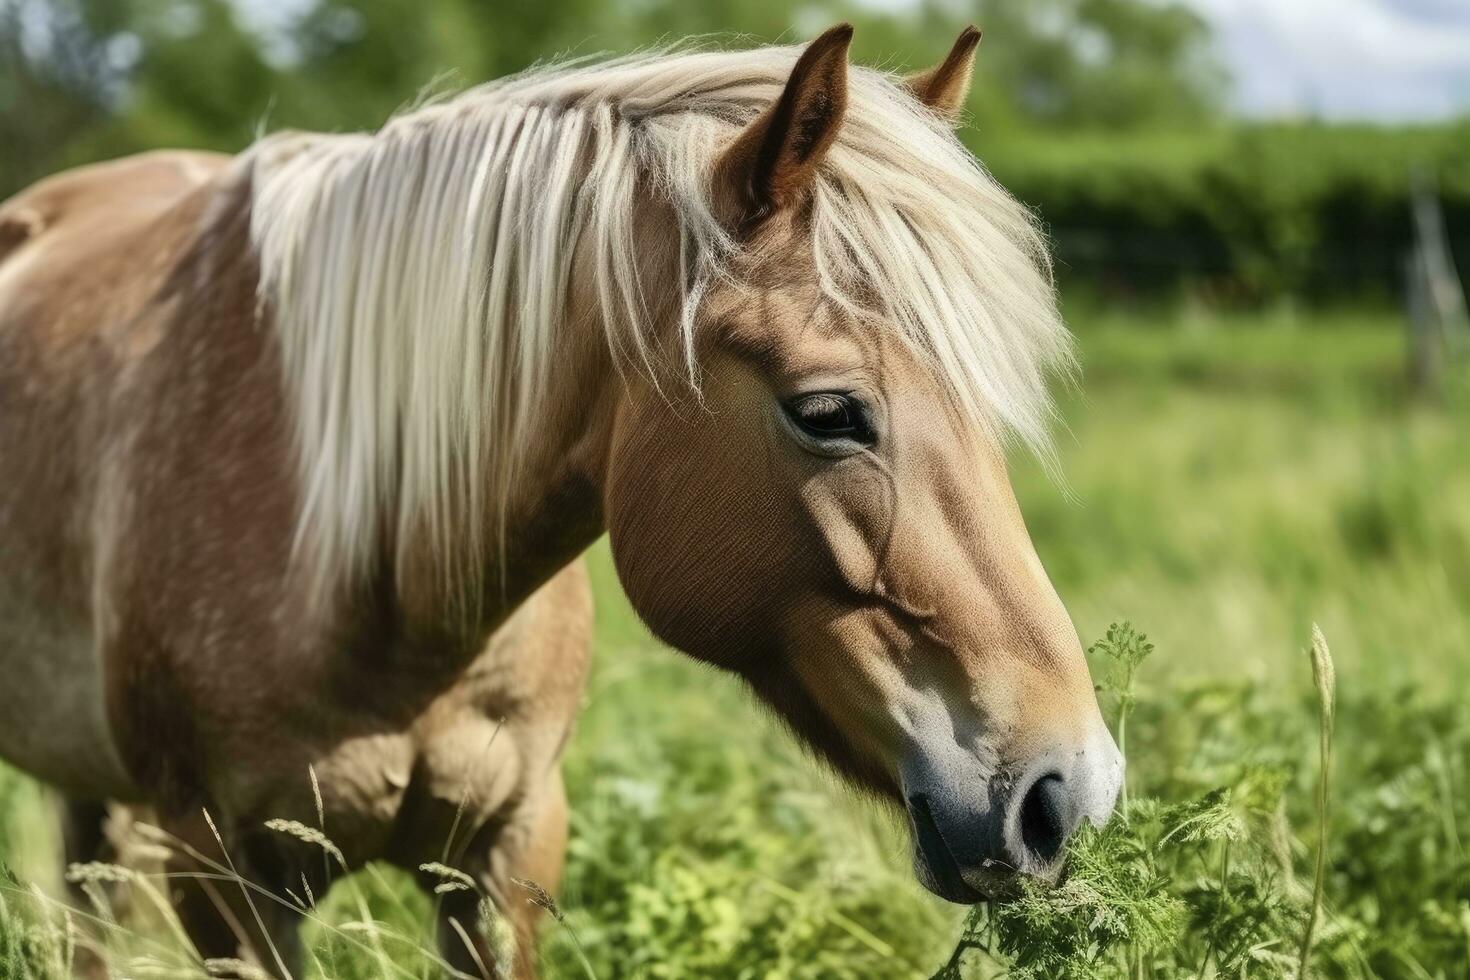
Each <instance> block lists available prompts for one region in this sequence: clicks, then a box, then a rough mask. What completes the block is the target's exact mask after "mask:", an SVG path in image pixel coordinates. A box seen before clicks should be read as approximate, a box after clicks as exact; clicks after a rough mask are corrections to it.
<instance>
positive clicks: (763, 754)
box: [0, 305, 1470, 980]
mask: <svg viewBox="0 0 1470 980" xmlns="http://www.w3.org/2000/svg"><path fill="white" fill-rule="evenodd" d="M1069 318H1070V320H1071V322H1072V324H1073V326H1074V329H1076V331H1077V333H1078V335H1079V340H1080V342H1081V351H1082V363H1083V368H1084V374H1083V377H1082V381H1081V383H1080V385H1079V386H1078V387H1077V388H1076V389H1074V390H1070V391H1067V392H1064V393H1063V395H1062V414H1063V417H1064V420H1065V426H1064V427H1063V428H1062V430H1061V431H1060V432H1059V437H1058V447H1059V454H1060V459H1061V468H1060V469H1061V474H1062V480H1061V482H1058V481H1057V480H1054V479H1052V478H1051V477H1049V476H1047V475H1046V474H1045V473H1044V472H1043V470H1042V468H1041V467H1040V466H1038V465H1036V464H1035V462H1033V461H1030V460H1026V459H1019V458H1018V459H1017V460H1016V461H1015V464H1014V479H1015V482H1016V486H1017V490H1018V493H1019V494H1020V497H1021V501H1022V505H1023V509H1024V511H1025V514H1026V517H1027V521H1028V525H1029V526H1030V529H1031V531H1032V534H1033V537H1034V539H1035V541H1036V545H1037V548H1038V550H1039V552H1040V554H1041V557H1042V559H1043V561H1044V562H1045V564H1046V566H1047V568H1048V570H1049V571H1050V573H1051V575H1052V578H1053V580H1054V581H1055V583H1056V585H1057V588H1058V590H1059V591H1060V593H1061V595H1062V597H1063V599H1064V601H1065V602H1066V603H1067V605H1068V608H1069V609H1070V611H1071V613H1072V616H1073V618H1074V620H1075V622H1076V624H1077V627H1078V631H1079V633H1080V635H1081V636H1082V638H1083V641H1084V643H1087V644H1092V643H1093V642H1094V641H1099V640H1100V641H1102V642H1100V643H1098V644H1097V645H1096V646H1095V647H1094V649H1093V651H1092V653H1093V661H1094V662H1093V670H1094V679H1095V680H1096V681H1097V683H1098V684H1099V685H1100V686H1101V687H1102V691H1103V702H1104V710H1105V712H1106V713H1107V715H1108V717H1109V718H1110V719H1111V720H1113V721H1114V723H1115V724H1116V723H1117V721H1118V720H1119V719H1120V715H1121V714H1122V713H1123V712H1126V715H1127V721H1126V725H1127V731H1126V748H1127V754H1128V762H1129V791H1128V792H1129V801H1128V812H1127V815H1126V819H1122V818H1120V819H1118V820H1115V821H1114V823H1113V824H1112V825H1110V827H1109V828H1108V829H1107V830H1105V831H1103V832H1101V833H1094V834H1089V835H1086V837H1085V839H1084V840H1083V841H1082V842H1081V844H1080V846H1079V847H1078V848H1077V853H1076V857H1075V859H1074V862H1073V866H1074V873H1073V874H1072V875H1071V877H1070V878H1068V879H1067V881H1066V882H1065V883H1064V884H1063V885H1062V886H1061V887H1060V888H1057V889H1054V890H1051V891H1041V890H1037V889H1028V890H1027V891H1026V892H1025V893H1024V894H1023V895H1021V896H1020V898H1019V900H1018V901H1016V902H1015V903H1012V904H1010V905H1006V906H1003V907H999V908H996V909H985V908H981V909H979V910H977V911H975V912H973V913H970V912H967V910H965V909H961V908H957V907H954V906H949V905H946V904H944V903H942V902H940V901H938V900H936V899H934V898H932V897H930V896H928V895H927V893H925V892H923V890H922V889H921V888H920V887H919V886H918V885H917V884H916V883H915V882H914V881H913V878H912V875H911V872H910V870H909V867H908V862H909V856H908V855H909V849H908V845H907V842H906V839H905V837H904V832H903V828H902V825H901V823H900V821H899V820H897V819H896V818H895V816H894V815H892V814H888V813H885V812H882V811H880V810H878V809H877V808H875V807H874V806H872V805H871V804H869V803H867V802H865V801H863V800H862V799H860V798H858V797H856V796H855V795H854V794H852V793H851V792H849V791H848V790H846V789H845V788H843V787H842V786H841V785H839V784H838V783H837V782H836V781H835V780H833V779H832V778H830V777H829V776H827V775H825V774H824V773H823V772H822V771H821V770H820V768H819V767H817V766H816V765H815V763H813V762H812V761H811V760H810V759H809V758H807V757H806V755H805V753H804V752H803V751H802V750H801V749H800V748H799V747H798V746H796V745H795V743H794V742H792V740H791V739H790V738H789V737H788V736H787V735H786V734H785V733H784V732H782V731H781V730H780V729H779V726H778V725H777V724H776V723H775V722H773V721H772V720H771V719H769V718H767V717H765V716H764V715H763V714H762V713H761V712H760V711H759V710H758V709H757V708H755V707H754V706H753V704H752V701H751V699H750V698H749V697H748V696H747V695H746V694H745V693H744V691H743V690H741V689H740V687H739V686H738V685H737V684H735V683H734V682H733V681H732V680H730V679H728V678H726V677H723V676H719V675H717V674H715V673H713V672H711V671H709V670H706V669H704V668H701V667H699V666H697V665H694V664H692V663H689V662H686V661H685V660H683V659H682V658H680V657H678V656H677V655H674V654H671V653H669V652H668V651H666V650H663V649H660V648H659V647H658V646H657V644H656V643H654V642H653V641H652V640H651V639H650V638H649V637H648V635H647V633H646V632H645V631H644V630H643V629H642V627H641V626H640V625H639V623H638V622H637V620H636V617H635V616H634V615H633V614H632V612H631V610H630V609H629V607H628V606H627V604H626V602H625V600H624V599H623V598H622V596H621V593H620V592H619V590H618V587H617V583H616V580H615V577H614V575H613V572H612V566H611V561H610V556H609V554H608V551H607V548H606V545H605V544H601V545H599V546H597V547H596V548H595V549H594V550H593V551H592V553H591V555H590V561H591V565H592V568H593V572H594V578H595V581H596V585H597V599H598V643H597V652H596V663H595V670H594V675H593V677H592V680H591V682H590V685H589V688H588V691H587V697H586V706H585V710H584V712H583V715H582V719H581V722H580V724H579V727H578V731H577V734H576V737H575V740H574V742H573V744H572V746H571V747H570V749H569V754H568V758H567V761H566V773H567V782H568V788H569V794H570V797H571V800H572V811H573V818H572V820H573V823H572V840H571V846H570V852H569V864H568V870H567V874H566V878H565V881H564V884H563V888H562V892H561V895H560V900H559V903H558V904H559V908H558V918H557V919H556V920H548V922H547V927H546V929H545V931H544V940H543V963H544V969H545V973H546V974H547V975H548V976H550V977H567V978H573V977H584V976H589V975H590V976H596V977H599V978H604V980H606V978H615V977H650V978H663V977H668V978H675V977H721V978H747V977H750V978H754V977H760V978H772V980H774V978H819V977H821V978H826V977H853V978H870V977H871V978H887V977H912V978H920V980H922V978H925V977H930V976H932V975H936V974H939V975H943V976H946V977H993V976H1002V975H1005V976H1013V977H1036V978H1043V977H1045V978H1050V977H1090V976H1099V977H1189V976H1202V977H1203V976H1232V977H1234V976H1250V977H1256V976H1279V977H1292V976H1299V975H1300V973H1301V970H1300V964H1301V960H1302V946H1303V940H1304V935H1305V933H1306V931H1307V930H1308V928H1309V920H1314V921H1312V922H1311V925H1310V928H1311V929H1312V931H1313V942H1312V949H1311V950H1310V955H1309V957H1308V965H1307V971H1306V972H1307V973H1308V974H1309V975H1312V976H1324V977H1339V976H1341V977H1368V976H1384V977H1404V978H1416V980H1424V978H1440V980H1449V978H1455V977H1467V976H1470V854H1467V850H1466V848H1467V847H1470V697H1467V695H1470V673H1467V671H1465V669H1464V665H1465V664H1466V662H1467V661H1466V658H1467V655H1470V430H1467V423H1470V399H1467V398H1466V396H1465V392H1464V391H1463V390H1460V389H1458V388H1454V387H1452V388H1451V389H1450V390H1449V391H1447V392H1446V393H1444V394H1443V395H1442V396H1440V397H1438V398H1434V399H1426V398H1423V397H1419V396H1417V395H1415V394H1414V393H1413V392H1411V391H1410V390H1409V389H1408V387H1407V384H1406V382H1405V380H1404V379H1405V372H1404V368H1403V352H1402V348H1403V336H1402V326H1401V324H1400V322H1399V320H1398V318H1397V316H1396V315H1394V314H1392V313H1389V312H1372V311H1369V312H1357V311H1345V312H1333V313H1306V312H1299V311H1293V310H1291V309H1290V308H1286V307H1283V308H1281V309H1279V310H1277V311H1275V312H1270V313H1260V314H1254V315H1250V316H1246V315H1229V316H1227V315H1220V314H1215V313H1211V312H1208V311H1204V310H1198V309H1193V308H1188V307H1186V308H1182V309H1180V310H1171V311H1168V312H1157V313H1151V314H1143V313H1136V312H1135V313H1122V312H1102V311H1099V310H1098V309H1096V308H1094V307H1091V306H1085V305H1084V306H1081V307H1078V308H1073V309H1071V310H1069ZM1124 622H1128V623H1131V624H1132V628H1128V627H1121V626H1120V627H1117V628H1113V624H1119V623H1124ZM1313 623H1317V624H1320V626H1321V629H1322V631H1323V634H1324V635H1325V636H1326V637H1327V640H1328V642H1329V643H1330V646H1331V652H1332V655H1333V657H1334V659H1335V664H1336V701H1335V712H1333V713H1332V714H1331V715H1330V716H1329V717H1328V720H1329V721H1330V722H1331V730H1332V736H1333V743H1332V744H1333V752H1332V756H1331V758H1330V760H1328V761H1329V768H1328V771H1330V773H1331V780H1330V783H1329V785H1328V787H1327V789H1328V793H1327V796H1326V806H1325V807H1324V806H1323V805H1322V803H1323V801H1322V800H1321V799H1320V798H1319V795H1318V794H1319V788H1320V785H1321V784H1320V782H1319V781H1320V779H1321V777H1322V774H1323V772H1324V769H1323V766H1322V762H1323V750H1322V742H1321V739H1322V737H1323V734H1324V732H1325V731H1326V727H1325V726H1324V724H1323V717H1324V702H1323V700H1322V698H1321V697H1320V696H1319V690H1318V687H1317V686H1315V685H1314V668H1313V664H1312V661H1311V658H1310V657H1309V656H1308V648H1309V646H1310V644H1311V629H1312V624H1313ZM1137 631H1141V632H1142V633H1146V634H1147V637H1148V639H1147V641H1145V640H1143V639H1142V638H1141V637H1140V636H1139V635H1138V632H1137ZM1148 644H1151V645H1152V652H1151V654H1150V655H1148V656H1147V657H1146V659H1145V657H1144V654H1145V653H1148V652H1149V651H1148ZM1130 668H1131V671H1130ZM1317 669H1318V672H1319V673H1320V671H1321V663H1320V662H1319V664H1318V668H1317ZM1130 672H1131V674H1132V677H1131V678H1127V677H1125V676H1124V675H1126V674H1128V673H1130ZM1319 853H1321V854H1323V855H1324V857H1325V860H1324V864H1323V867H1322V876H1321V886H1320V894H1321V912H1320V913H1319V914H1317V915H1315V916H1314V914H1313V912H1312V909H1313V907H1314V905H1315V904H1316V899H1315V898H1314V885H1315V877H1316V861H1317V856H1318V854H1319ZM0 858H3V860H4V862H5V863H6V865H7V866H8V869H9V871H8V872H7V875H6V878H5V879H4V880H0V900H3V907H0V975H3V976H4V977H6V978H11V977H15V978H21V977H27V978H29V977H35V978H38V980H41V978H44V980H51V978H54V977H58V976H61V975H64V974H63V973H62V971H63V970H64V969H65V961H66V959H67V957H68V955H69V953H68V950H69V949H70V944H71V942H72V940H71V939H69V938H68V935H69V934H68V931H67V929H66V928H65V925H64V922H63V920H62V919H61V918H60V916H59V914H58V913H57V912H56V907H55V905H54V902H53V900H52V899H51V898H49V897H48V896H55V895H57V894H59V893H60V886H59V877H58V858H57V841H56V835H55V831H54V830H53V828H52V825H51V822H50V811H49V809H48V806H47V801H46V799H45V796H44V793H43V791H41V790H40V789H39V788H38V787H37V785H36V784H35V783H33V782H31V781H30V780H28V779H26V778H24V777H21V776H19V775H16V774H13V773H11V772H9V771H4V770H0ZM350 882H351V883H350V884H349V885H347V886H338V888H337V889H335V890H334V892H333V894H332V895H331V896H330V898H328V899H327V900H326V901H325V902H324V903H323V904H322V905H321V906H320V908H319V909H317V910H316V913H315V915H314V921H313V923H312V925H311V926H310V927H309V930H310V936H309V938H310V945H311V949H312V956H311V959H312V971H313V975H314V976H322V977H332V978H364V980H366V978H370V977H381V976H387V975H398V976H410V977H412V976H426V977H427V976H434V975H436V974H435V968H434V966H433V964H432V961H431V960H430V958H429V957H428V956H427V955H426V954H425V953H424V951H423V948H424V947H425V946H427V945H431V940H430V939H429V937H428V936H426V935H425V934H424V926H423V924H424V923H425V922H426V921H427V913H428V909H429V902H430V899H428V898H426V897H424V896H422V895H419V894H417V893H416V892H414V891H413V889H412V888H411V886H410V885H409V884H408V881H407V879H406V877H404V876H401V875H398V874H396V873H393V872H390V871H387V870H384V869H378V868H373V869H367V870H366V871H364V872H363V873H360V874H358V875H355V876H354V877H353V878H352V879H350ZM525 897H526V899H527V900H532V899H534V898H535V896H534V895H532V894H531V893H529V892H528V893H527V895H526V896H525ZM134 905H135V906H136V907H140V908H142V909H143V911H142V912H141V913H140V914H139V915H138V916H137V921H135V922H134V921H128V920H124V922H123V923H122V925H121V926H120V927H118V928H115V929H111V934H112V935H113V939H112V940H111V941H110V942H109V945H110V946H111V947H112V948H113V949H114V951H115V957H116V958H115V962H116V963H117V964H119V966H121V967H122V968H123V972H124V973H125V974H126V975H129V976H143V975H179V974H184V975H187V973H188V970H189V967H188V965H187V964H188V960H187V955H186V954H185V953H184V952H183V951H182V950H181V949H180V948H179V947H178V944H177V943H176V942H174V941H173V940H171V939H170V938H169V937H170V932H169V930H168V929H167V927H166V925H164V924H160V923H159V922H158V921H157V917H156V916H151V915H149V914H148V913H147V909H146V906H147V902H143V901H135V902H134ZM106 912H107V910H106V909H103V910H101V913H100V914H103V915H104V916H105V914H106ZM492 927H493V924H492Z"/></svg>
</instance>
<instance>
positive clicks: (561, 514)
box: [397, 256, 626, 633]
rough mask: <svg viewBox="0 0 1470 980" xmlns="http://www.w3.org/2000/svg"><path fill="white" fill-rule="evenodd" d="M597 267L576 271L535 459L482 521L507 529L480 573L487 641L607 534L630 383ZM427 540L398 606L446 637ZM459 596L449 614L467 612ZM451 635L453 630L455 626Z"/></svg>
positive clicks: (403, 573) (475, 573) (401, 577)
mask: <svg viewBox="0 0 1470 980" xmlns="http://www.w3.org/2000/svg"><path fill="white" fill-rule="evenodd" d="M592 268H593V267H592V264H591V261H590V259H589V260H588V261H583V260H582V257H581V256H579V257H578V259H577V261H576V262H575V263H574V268H573V277H572V283H571V297H570V299H569V302H568V306H567V317H566V322H565V323H564V324H563V325H562V329H561V330H559V331H558V334H557V338H558V339H557V342H556V362H555V368H554V370H552V371H551V372H550V373H549V374H548V376H547V378H546V384H545V388H544V390H543V391H541V392H540V393H539V396H538V397H537V398H536V399H535V404H536V405H537V406H538V412H537V415H536V418H535V419H534V420H533V422H532V424H531V436H530V438H528V439H527V440H526V445H527V447H528V448H527V451H526V454H525V455H524V457H523V458H522V459H521V460H520V462H519V464H518V466H517V468H516V478H515V481H514V483H513V486H512V487H511V493H510V494H509V496H508V498H507V499H506V501H505V504H504V512H503V513H501V512H500V511H499V502H498V501H495V500H490V501H487V511H486V513H484V514H482V515H481V517H480V521H481V524H482V526H484V527H487V528H502V527H503V532H502V533H503V535H504V537H503V538H502V539H498V540H492V541H489V542H487V548H486V553H485V554H483V555H481V556H479V558H480V560H481V565H480V567H479V568H475V569H470V570H468V571H469V572H470V575H469V578H470V580H472V581H474V582H476V583H477V594H476V595H474V596H471V597H468V598H469V599H470V600H471V602H473V603H474V607H473V608H474V613H475V615H474V617H473V619H474V624H473V625H472V626H471V629H474V630H477V631H479V632H480V633H483V632H485V631H487V630H489V629H492V628H493V627H494V626H495V625H497V624H498V623H500V622H501V621H503V620H504V618H505V617H506V616H508V615H509V614H510V612H512V611H513V610H514V609H515V608H516V607H517V606H519V605H520V604H521V603H522V602H523V601H525V599H526V598H527V597H529V596H530V594H531V593H532V592H534V591H535V590H536V589H537V588H539V587H540V586H541V584H543V583H544V582H546V581H547V580H548V579H549V578H550V577H551V576H552V575H554V574H555V573H556V572H557V571H558V570H559V569H561V568H563V567H564V566H565V565H566V564H567V563H568V562H570V561H572V560H573V559H575V558H576V557H577V556H578V555H580V554H581V553H582V552H583V551H585V550H586V549H587V548H588V547H589V546H590V545H591V544H592V543H593V542H594V541H595V540H596V539H597V537H598V536H599V535H601V534H602V533H603V531H604V529H605V523H604V518H603V512H602V501H603V487H604V484H605V478H606V470H607V463H608V454H609V452H610V447H611V444H612V438H613V432H614V427H615V425H616V421H617V417H618V412H619V404H620V402H621V400H622V398H623V397H624V395H625V392H626V379H624V378H623V377H621V376H620V375H619V373H618V371H617V369H616V368H615V367H614V365H613V361H612V357H611V356H610V354H609V352H608V349H607V341H606V337H605V334H604V331H603V327H602V324H601V319H600V316H599V315H598V313H597V310H598V305H597V294H596V285H595V281H594V276H593V274H592ZM436 550H437V549H436V547H435V545H434V542H433V541H432V540H430V539H429V538H428V537H425V538H424V539H423V540H422V541H415V542H413V543H411V545H410V548H409V555H410V559H409V568H408V569H406V570H404V569H400V571H399V574H398V588H397V592H398V596H399V602H400V603H401V604H402V605H403V607H404V611H405V613H406V615H407V617H408V619H409V621H410V622H418V623H421V624H423V626H424V627H425V628H426V629H428V630H430V631H433V630H437V629H442V628H444V627H445V616H444V609H445V607H446V595H445V584H444V579H443V575H442V574H439V571H440V569H439V565H438V563H439V562H440V561H442V557H443V556H442V555H438V554H436V553H435V552H436ZM463 598H465V597H459V596H456V597H454V598H452V599H450V600H448V603H447V604H448V605H451V606H458V605H459V604H460V602H461V601H462V599H463ZM451 628H454V627H453V626H451Z"/></svg>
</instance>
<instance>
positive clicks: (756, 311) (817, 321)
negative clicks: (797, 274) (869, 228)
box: [719, 280, 907, 384]
mask: <svg viewBox="0 0 1470 980" xmlns="http://www.w3.org/2000/svg"><path fill="white" fill-rule="evenodd" d="M720 305H721V306H722V307H723V309H722V310H721V312H720V314H719V319H720V321H721V322H722V330H721V338H722V340H724V341H726V342H729V343H730V344H731V345H732V346H734V347H735V348H737V349H739V350H745V351H758V352H760V353H761V354H762V355H763V356H759V357H757V358H756V359H757V360H761V361H765V362H766V363H768V365H769V366H770V367H771V368H772V369H773V370H776V371H778V372H779V373H781V374H787V375H792V376H803V375H810V374H831V373H845V372H861V373H863V374H864V375H865V376H867V378H868V380H870V381H871V382H872V383H874V384H877V383H879V382H880V380H881V378H882V376H883V375H884V374H885V373H893V372H898V371H905V370H907V366H906V362H907V359H905V358H904V357H902V356H900V355H899V354H898V353H896V352H894V351H893V350H892V348H893V345H894V338H893V337H891V336H889V334H888V333H887V332H886V331H884V330H883V328H882V325H881V323H878V322H876V321H875V320H873V319H872V318H868V317H864V316H861V315H859V314H858V313H856V312H854V311H851V310H848V309H846V308H844V307H843V305H842V304H840V303H838V302H837V301H835V300H833V299H832V298H831V297H830V296H828V295H827V294H825V293H824V292H823V290H822V289H821V287H820V285H819V284H818V283H816V282H815V281H812V282H806V281H804V280H789V281H786V282H781V283H760V284H757V283H752V282H747V283H744V284H742V285H740V286H738V287H736V289H735V290H733V291H732V293H731V294H730V295H728V296H727V297H726V298H725V302H724V303H722V304H720Z"/></svg>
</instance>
